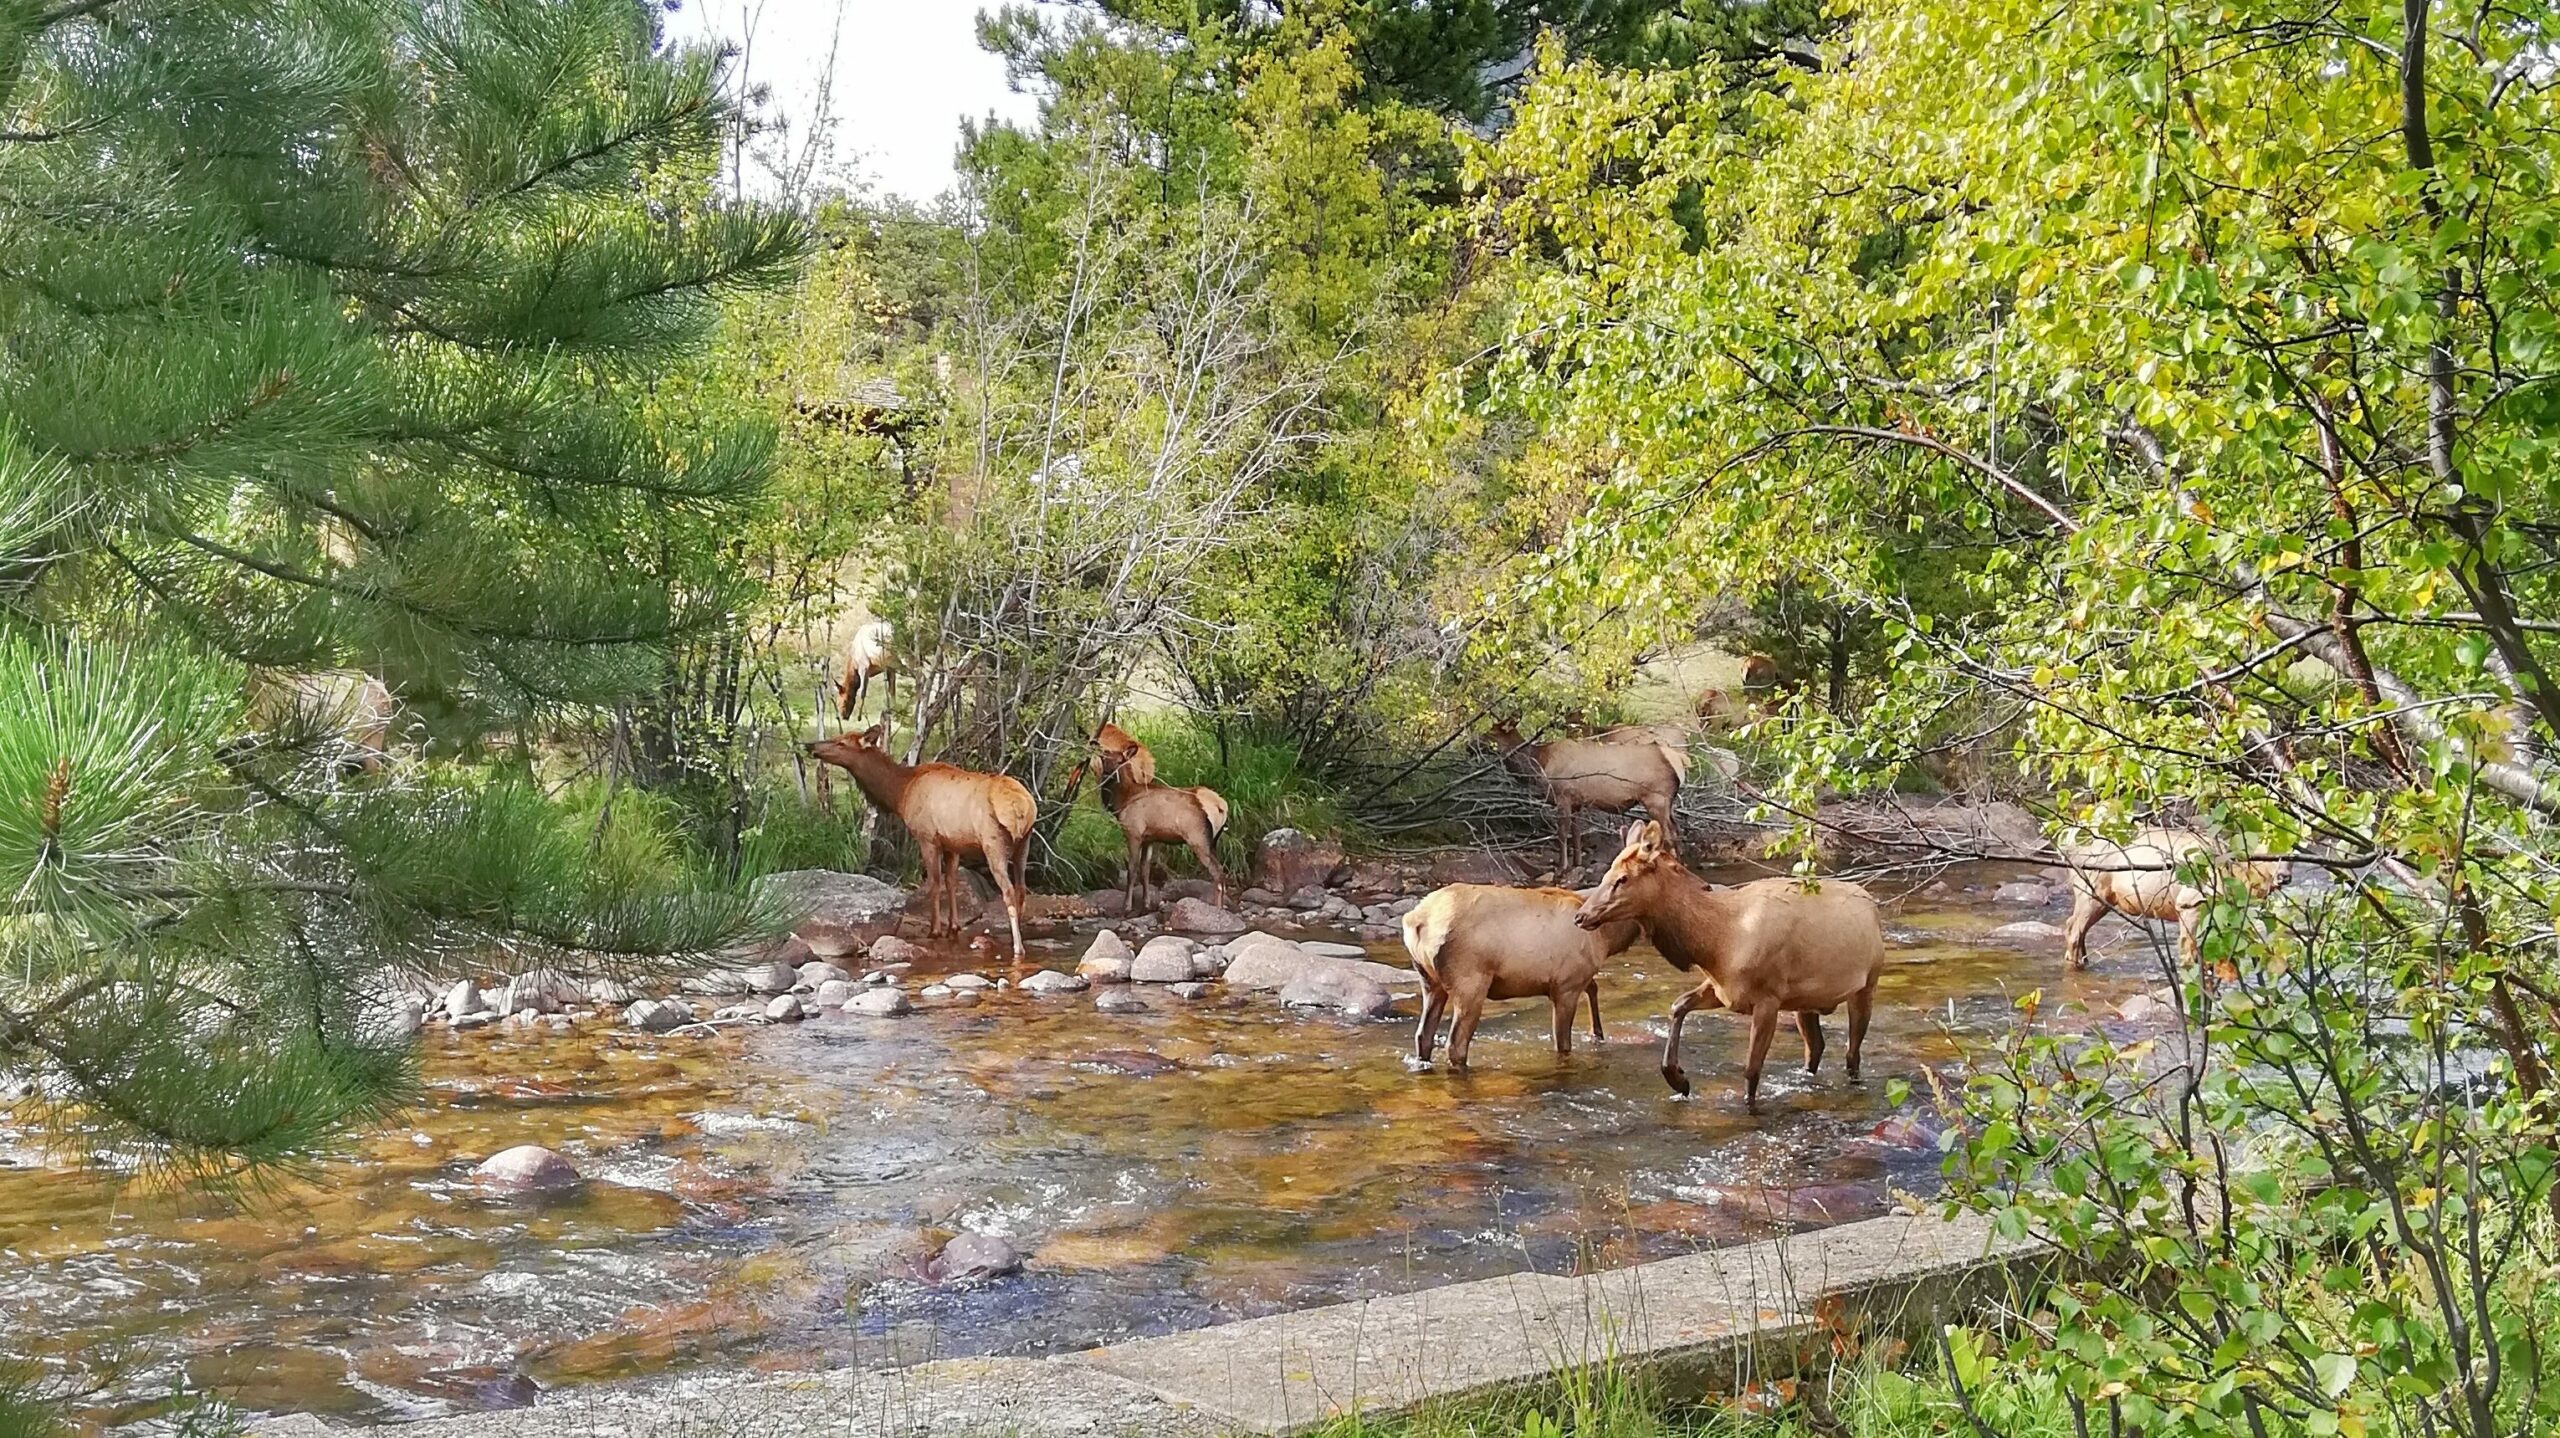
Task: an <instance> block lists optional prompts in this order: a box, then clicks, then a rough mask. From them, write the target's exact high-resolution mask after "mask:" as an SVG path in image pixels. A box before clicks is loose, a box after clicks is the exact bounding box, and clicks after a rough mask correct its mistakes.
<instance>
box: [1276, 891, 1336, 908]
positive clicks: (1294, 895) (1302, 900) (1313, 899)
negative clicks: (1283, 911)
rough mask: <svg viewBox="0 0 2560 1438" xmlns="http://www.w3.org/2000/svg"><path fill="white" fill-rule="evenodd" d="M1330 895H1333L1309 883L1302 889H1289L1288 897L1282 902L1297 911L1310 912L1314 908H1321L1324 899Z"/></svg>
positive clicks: (1330, 896)
mask: <svg viewBox="0 0 2560 1438" xmlns="http://www.w3.org/2000/svg"><path fill="white" fill-rule="evenodd" d="M1332 897H1333V896H1332V895H1331V894H1328V893H1326V892H1325V891H1324V890H1322V889H1319V888H1317V887H1316V886H1314V885H1313V884H1310V885H1308V886H1307V887H1305V888H1303V889H1292V890H1290V891H1289V897H1288V898H1287V899H1285V900H1282V902H1283V903H1285V904H1287V905H1288V906H1289V907H1290V908H1292V909H1295V910H1297V911H1298V912H1299V913H1302V914H1312V913H1314V912H1315V911H1316V910H1318V909H1321V908H1323V907H1324V901H1325V900H1327V899H1330V898H1332Z"/></svg>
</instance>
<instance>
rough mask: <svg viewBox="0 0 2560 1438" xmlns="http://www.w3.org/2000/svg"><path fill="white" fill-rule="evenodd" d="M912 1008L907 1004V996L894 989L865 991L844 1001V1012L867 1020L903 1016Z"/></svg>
mask: <svg viewBox="0 0 2560 1438" xmlns="http://www.w3.org/2000/svg"><path fill="white" fill-rule="evenodd" d="M913 1007H914V1005H912V1004H909V1003H908V1002H907V996H906V995H905V994H902V993H900V992H898V991H897V990H896V989H865V990H863V991H862V992H861V993H858V994H855V995H854V996H853V997H852V998H850V999H847V1000H845V1004H844V1011H845V1012H846V1013H849V1014H859V1015H863V1016H865V1017H869V1018H875V1019H885V1018H889V1017H891V1016H893V1015H896V1014H903V1013H905V1012H907V1010H909V1009H910V1008H913Z"/></svg>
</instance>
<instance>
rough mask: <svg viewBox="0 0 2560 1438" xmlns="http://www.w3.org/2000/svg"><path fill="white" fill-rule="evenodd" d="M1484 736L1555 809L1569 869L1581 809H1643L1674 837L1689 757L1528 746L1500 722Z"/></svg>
mask: <svg viewBox="0 0 2560 1438" xmlns="http://www.w3.org/2000/svg"><path fill="white" fill-rule="evenodd" d="M1486 732H1487V736H1488V737H1489V738H1491V739H1492V741H1493V745H1494V748H1495V749H1496V750H1497V751H1499V752H1500V754H1501V755H1502V763H1503V767H1505V768H1507V769H1509V770H1510V771H1511V772H1512V773H1514V774H1516V775H1518V776H1519V777H1520V778H1521V779H1522V780H1523V781H1525V782H1526V783H1528V784H1530V785H1531V786H1532V787H1534V788H1537V789H1538V790H1540V791H1541V792H1543V793H1544V794H1545V795H1546V796H1547V800H1548V802H1550V803H1552V804H1554V805H1555V806H1556V828H1557V836H1558V842H1559V845H1560V847H1561V849H1562V856H1561V858H1560V859H1559V860H1558V862H1559V863H1560V864H1561V865H1562V866H1563V867H1564V868H1566V869H1571V868H1572V867H1573V866H1574V865H1575V863H1577V862H1579V859H1578V856H1579V855H1580V853H1581V852H1582V834H1581V822H1580V813H1581V811H1582V810H1584V809H1603V810H1608V811H1611V812H1617V811H1621V810H1625V809H1631V808H1636V807H1639V806H1641V807H1642V808H1643V809H1644V811H1645V812H1646V813H1648V814H1650V815H1652V816H1653V822H1654V823H1656V824H1659V825H1661V826H1662V832H1663V833H1664V834H1665V835H1669V834H1671V833H1673V832H1674V831H1673V828H1672V823H1671V806H1672V805H1673V804H1675V803H1677V802H1678V801H1679V798H1680V785H1681V782H1682V781H1683V780H1685V779H1686V778H1688V775H1689V751H1688V750H1686V749H1684V748H1682V747H1680V746H1679V745H1676V744H1667V743H1661V742H1637V743H1623V742H1614V741H1608V740H1600V739H1557V740H1552V741H1550V742H1548V743H1544V744H1532V743H1530V742H1529V741H1528V740H1526V739H1524V738H1522V737H1521V735H1520V729H1519V726H1518V725H1516V724H1514V723H1513V722H1512V721H1510V720H1508V719H1504V720H1502V721H1500V722H1498V723H1496V724H1494V725H1493V726H1492V728H1491V729H1489V730H1488V731H1486Z"/></svg>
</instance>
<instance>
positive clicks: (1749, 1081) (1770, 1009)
mask: <svg viewBox="0 0 2560 1438" xmlns="http://www.w3.org/2000/svg"><path fill="white" fill-rule="evenodd" d="M1777 1036H1778V1005H1777V1003H1776V1001H1774V1000H1770V999H1762V1000H1761V1001H1760V1006H1759V1007H1758V1008H1755V1009H1753V1010H1752V1011H1751V1052H1750V1055H1749V1057H1747V1058H1745V1059H1744V1060H1743V1064H1742V1105H1743V1107H1744V1108H1746V1109H1748V1110H1749V1111H1751V1112H1752V1113H1758V1112H1759V1111H1760V1068H1761V1065H1763V1064H1765V1063H1767V1062H1768V1059H1769V1041H1770V1040H1771V1039H1774V1038H1776V1037H1777Z"/></svg>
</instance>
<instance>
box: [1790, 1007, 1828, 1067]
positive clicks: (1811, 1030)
mask: <svg viewBox="0 0 2560 1438" xmlns="http://www.w3.org/2000/svg"><path fill="white" fill-rule="evenodd" d="M1796 1032H1797V1033H1799V1034H1802V1035H1804V1071H1805V1072H1806V1073H1813V1072H1816V1071H1818V1070H1819V1069H1821V1067H1822V1015H1820V1014H1817V1013H1815V1012H1814V1011H1813V1010H1811V1009H1798V1010H1796Z"/></svg>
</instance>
